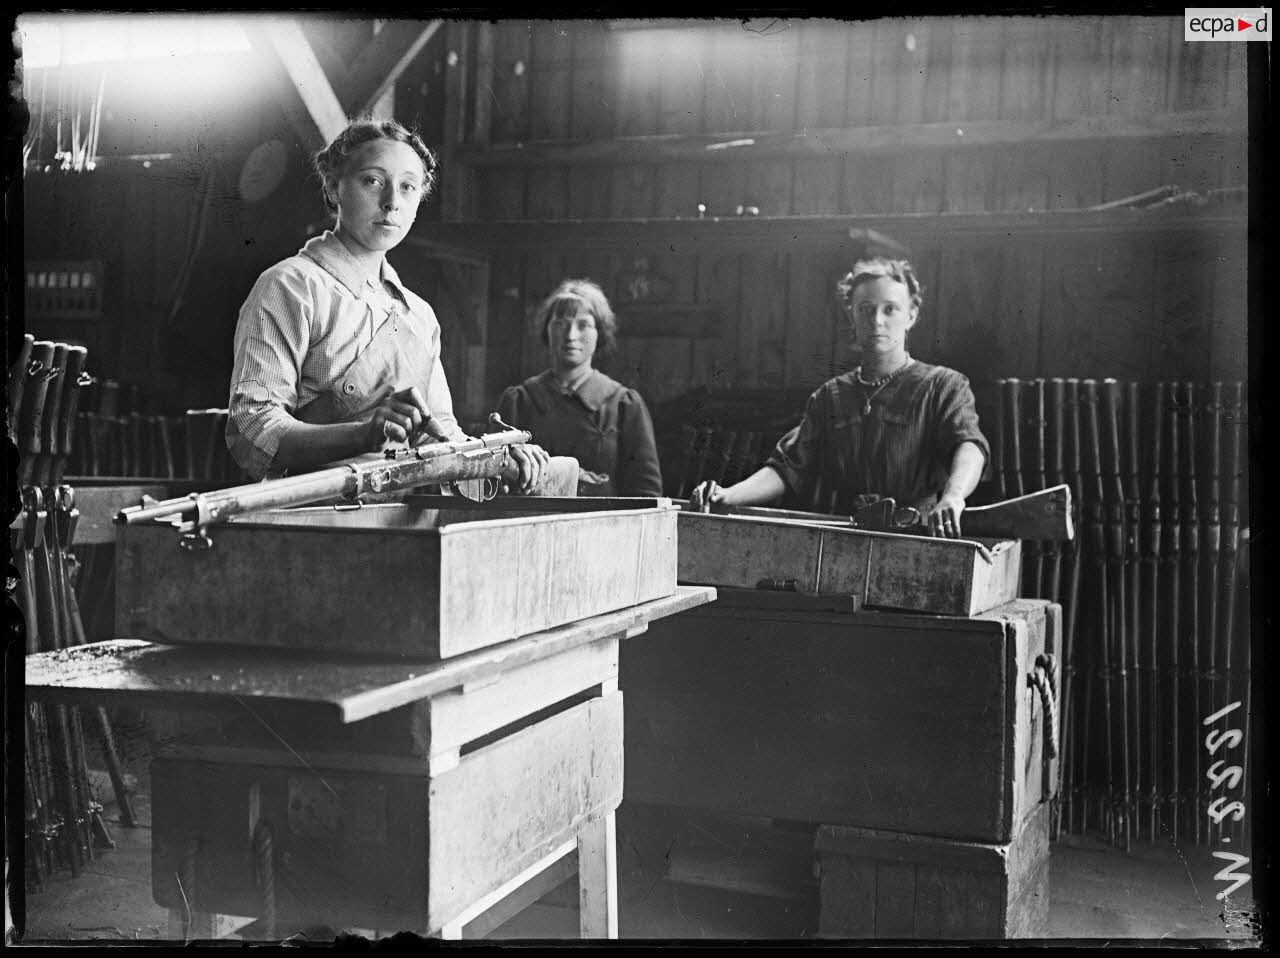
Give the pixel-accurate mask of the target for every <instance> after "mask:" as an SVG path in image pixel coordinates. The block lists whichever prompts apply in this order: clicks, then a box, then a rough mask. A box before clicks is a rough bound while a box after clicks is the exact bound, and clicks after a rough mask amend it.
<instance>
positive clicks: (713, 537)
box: [679, 512, 1022, 616]
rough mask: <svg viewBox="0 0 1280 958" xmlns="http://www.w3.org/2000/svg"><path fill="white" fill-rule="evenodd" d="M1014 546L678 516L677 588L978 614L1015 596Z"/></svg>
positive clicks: (1017, 566) (1017, 554) (1017, 561)
mask: <svg viewBox="0 0 1280 958" xmlns="http://www.w3.org/2000/svg"><path fill="white" fill-rule="evenodd" d="M1021 566H1022V545H1021V543H1020V542H1018V541H1016V540H1012V539H999V540H996V539H930V538H924V537H922V536H908V535H901V534H898V533H891V532H866V531H862V530H858V529H850V528H842V527H836V526H831V525H824V524H821V523H812V522H804V521H798V520H788V519H781V518H779V519H759V518H755V517H747V516H721V515H714V514H710V513H699V512H681V513H680V571H679V579H680V581H681V582H685V583H689V584H692V585H714V586H722V587H726V588H739V589H754V588H757V587H759V586H760V584H761V583H762V582H763V581H766V580H769V581H771V582H772V583H773V584H774V585H775V587H776V586H778V585H782V584H784V583H785V584H786V585H787V586H788V587H790V588H793V589H794V590H795V591H796V592H800V593H806V594H809V595H851V596H853V597H854V598H855V599H856V600H857V601H858V602H859V604H860V605H861V606H866V607H869V608H881V609H899V610H904V611H909V612H933V613H936V614H939V615H966V616H967V615H977V614H979V613H981V612H985V611H987V610H988V609H993V608H995V607H996V606H998V605H1002V604H1003V603H1005V602H1008V601H1010V600H1011V599H1015V598H1017V597H1018V575H1019V572H1020V570H1021Z"/></svg>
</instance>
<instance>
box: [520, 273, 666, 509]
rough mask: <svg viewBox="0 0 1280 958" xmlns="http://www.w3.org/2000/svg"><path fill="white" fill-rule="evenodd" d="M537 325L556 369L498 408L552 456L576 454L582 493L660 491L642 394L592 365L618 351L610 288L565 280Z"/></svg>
mask: <svg viewBox="0 0 1280 958" xmlns="http://www.w3.org/2000/svg"><path fill="white" fill-rule="evenodd" d="M536 324H537V326H538V327H539V328H540V329H541V330H542V342H543V344H544V345H545V346H546V347H547V353H548V355H549V358H550V361H551V368H550V369H547V370H545V371H543V372H541V373H539V374H538V375H536V376H531V377H530V378H528V379H526V380H525V381H524V382H522V383H521V384H520V385H518V386H512V387H510V388H509V389H507V390H506V392H504V393H503V394H502V398H501V399H499V400H498V415H500V416H501V417H502V418H503V419H504V420H505V421H506V422H509V423H511V424H512V425H513V426H516V427H517V428H519V429H528V430H530V431H531V432H532V433H533V434H534V435H535V436H537V437H538V441H539V442H540V443H542V445H544V446H545V447H546V448H547V450H548V451H550V452H551V453H553V454H554V455H557V456H572V457H574V458H575V459H577V460H578V464H579V466H581V468H582V472H581V473H579V477H578V494H579V495H583V496H660V495H662V473H661V471H660V470H659V467H658V450H657V444H656V443H655V442H654V438H653V423H652V421H651V420H650V418H649V410H648V409H647V408H646V407H645V404H644V400H643V399H641V398H640V394H639V393H638V392H636V391H635V390H634V389H628V388H627V387H626V386H623V385H622V384H621V383H619V382H616V381H614V380H613V379H610V378H609V377H608V376H606V375H605V374H604V373H602V372H600V371H599V370H597V369H596V368H595V367H594V365H593V361H594V359H595V357H596V356H598V355H606V354H608V352H610V351H611V350H612V348H613V343H614V336H615V332H616V320H615V319H614V315H613V310H612V309H611V308H610V306H609V301H608V299H607V298H606V297H605V295H604V290H602V289H601V288H600V287H599V286H598V285H597V284H595V283H593V282H591V280H588V279H567V280H565V281H564V282H562V283H561V284H560V285H559V286H557V287H556V288H555V290H554V291H553V292H552V293H551V295H550V296H548V297H547V298H546V299H545V300H543V302H542V305H541V306H540V307H539V308H538V312H537V316H536Z"/></svg>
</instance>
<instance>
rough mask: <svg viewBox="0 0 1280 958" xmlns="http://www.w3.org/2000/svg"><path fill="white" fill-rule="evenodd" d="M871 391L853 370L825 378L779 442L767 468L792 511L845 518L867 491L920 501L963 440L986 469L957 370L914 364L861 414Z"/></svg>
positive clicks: (941, 480) (931, 492)
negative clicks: (778, 481)
mask: <svg viewBox="0 0 1280 958" xmlns="http://www.w3.org/2000/svg"><path fill="white" fill-rule="evenodd" d="M869 392H872V391H870V390H868V389H866V387H864V386H861V385H859V384H858V382H857V379H856V377H855V375H854V373H852V372H849V373H844V374H842V375H840V376H836V377H835V378H834V379H829V380H827V381H826V382H825V383H823V384H822V385H821V386H819V387H818V389H817V390H815V391H814V393H813V394H812V395H811V396H810V397H809V400H808V402H807V403H806V404H805V410H804V417H803V418H802V419H801V421H800V424H799V425H798V426H796V427H795V428H794V429H792V430H791V431H790V432H789V433H787V434H786V435H785V436H783V437H782V439H781V440H779V442H778V445H777V447H776V448H775V449H774V451H773V455H772V456H770V457H769V459H768V460H767V462H766V463H765V464H766V465H767V466H770V467H772V468H773V469H775V470H776V471H777V472H778V474H779V475H780V476H782V479H783V482H785V483H786V486H787V494H788V495H787V504H788V505H790V506H791V507H792V508H800V509H813V510H817V511H821V512H832V511H834V512H840V513H848V512H850V511H851V510H852V508H853V501H854V499H855V498H856V497H857V496H859V495H863V494H873V495H878V496H890V497H892V498H893V499H894V500H896V501H897V503H898V504H899V505H904V506H905V505H918V504H921V503H923V502H925V501H927V500H929V499H930V498H932V497H934V496H936V495H937V494H938V493H939V492H940V491H941V490H942V487H943V486H944V485H945V484H946V481H947V477H948V476H949V475H950V472H951V461H952V458H953V457H954V455H955V451H956V447H957V446H959V445H960V443H962V442H966V441H967V442H972V443H975V444H977V446H978V447H979V448H980V449H981V450H982V453H983V455H984V456H986V458H987V462H988V466H989V464H990V460H991V448H990V446H989V445H988V443H987V439H986V437H985V436H983V434H982V431H981V430H980V429H979V428H978V413H977V410H976V409H975V407H974V399H973V392H972V391H971V390H970V388H969V380H968V379H966V378H965V377H964V376H963V375H961V374H960V373H958V372H956V371H955V370H954V369H948V368H947V367H945V366H931V365H929V364H928V363H922V362H919V361H917V362H914V363H912V364H911V366H909V367H908V368H907V369H906V370H905V371H904V372H903V373H902V375H900V376H899V377H898V378H897V379H895V380H893V381H892V382H890V383H889V384H888V385H886V386H884V387H883V388H882V389H880V390H879V391H878V392H874V395H873V397H872V399H871V403H870V406H871V412H870V413H869V414H866V415H864V409H865V404H866V399H867V396H868V393H869Z"/></svg>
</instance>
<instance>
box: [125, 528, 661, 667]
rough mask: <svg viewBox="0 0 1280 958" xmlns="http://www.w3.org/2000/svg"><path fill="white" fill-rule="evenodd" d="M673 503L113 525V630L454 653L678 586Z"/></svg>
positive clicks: (170, 638)
mask: <svg viewBox="0 0 1280 958" xmlns="http://www.w3.org/2000/svg"><path fill="white" fill-rule="evenodd" d="M676 515H677V510H676V509H675V508H674V507H670V506H660V507H657V508H646V509H633V510H617V511H605V512H581V513H574V514H560V515H532V516H529V515H526V516H519V517H514V518H499V519H490V518H476V516H477V513H476V512H475V511H474V510H457V511H454V512H450V511H448V510H437V509H419V508H413V507H411V506H408V505H404V504H387V505H366V506H364V507H362V508H360V509H356V510H353V511H336V510H334V509H333V508H331V507H323V508H305V509H282V510H276V511H270V512H262V513H256V514H254V515H252V516H243V517H239V518H236V519H233V520H231V521H230V522H229V523H227V524H226V525H224V526H219V527H215V528H213V529H211V530H210V533H209V535H210V538H211V540H212V542H213V545H212V547H211V548H209V549H207V550H203V551H201V550H194V551H193V550H189V549H186V548H179V544H178V543H179V537H178V535H177V534H176V532H175V531H174V529H173V528H172V527H171V526H167V525H163V524H160V523H157V524H155V525H150V524H140V525H126V526H121V527H119V530H118V532H119V538H118V540H117V550H116V552H117V554H116V635H117V636H118V637H121V638H136V639H146V640H151V641H156V642H164V643H169V644H184V643H193V644H199V643H218V644H243V645H258V646H276V647H287V648H298V649H308V650H323V651H329V652H352V653H374V654H380V655H386V654H388V653H391V654H393V655H402V656H409V657H415V658H422V659H443V658H448V657H450V656H455V655H458V654H460V653H463V652H469V651H471V650H473V649H477V648H481V647H483V646H487V645H493V644H495V643H498V642H503V641H506V640H508V639H512V638H516V637H518V636H521V635H528V634H531V633H534V632H540V631H542V630H544V629H549V628H554V627H556V626H559V625H563V624H566V623H569V622H575V621H577V620H579V619H584V618H587V617H589V616H593V615H599V614H602V613H605V612H611V611H614V610H617V609H622V608H626V607H629V606H634V605H637V604H639V603H642V602H647V601H650V600H653V599H659V598H663V597H665V596H669V595H671V594H673V593H674V592H675V590H676Z"/></svg>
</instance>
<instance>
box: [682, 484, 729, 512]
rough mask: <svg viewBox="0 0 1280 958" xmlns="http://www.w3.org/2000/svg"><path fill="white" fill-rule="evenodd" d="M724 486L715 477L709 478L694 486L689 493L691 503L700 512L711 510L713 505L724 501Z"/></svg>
mask: <svg viewBox="0 0 1280 958" xmlns="http://www.w3.org/2000/svg"><path fill="white" fill-rule="evenodd" d="M724 493H725V489H724V486H722V485H720V483H718V482H716V481H715V480H714V479H707V480H705V481H704V482H700V483H698V484H697V485H696V486H694V487H693V491H692V492H691V493H689V505H691V506H693V508H694V509H696V510H697V511H698V512H710V511H711V507H712V506H714V505H719V504H720V503H721V502H724Z"/></svg>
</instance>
